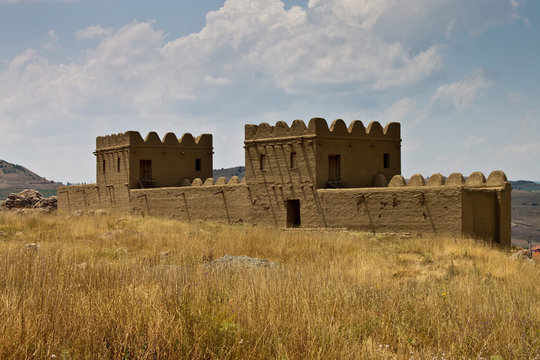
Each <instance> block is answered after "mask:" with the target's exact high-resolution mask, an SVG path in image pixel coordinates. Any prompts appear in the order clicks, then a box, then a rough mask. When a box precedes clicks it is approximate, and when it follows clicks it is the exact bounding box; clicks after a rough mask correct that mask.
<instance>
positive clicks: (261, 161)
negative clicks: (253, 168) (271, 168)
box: [259, 154, 266, 170]
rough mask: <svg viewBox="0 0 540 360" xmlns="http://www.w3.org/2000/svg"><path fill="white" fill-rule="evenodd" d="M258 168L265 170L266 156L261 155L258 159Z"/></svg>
mask: <svg viewBox="0 0 540 360" xmlns="http://www.w3.org/2000/svg"><path fill="white" fill-rule="evenodd" d="M259 168H260V169H261V170H266V155H264V154H261V155H260V157H259Z"/></svg>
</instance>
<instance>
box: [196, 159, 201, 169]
mask: <svg viewBox="0 0 540 360" xmlns="http://www.w3.org/2000/svg"><path fill="white" fill-rule="evenodd" d="M195 171H201V159H195Z"/></svg>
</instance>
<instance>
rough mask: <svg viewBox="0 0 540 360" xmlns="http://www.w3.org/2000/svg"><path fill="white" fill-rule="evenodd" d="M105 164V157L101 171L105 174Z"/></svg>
mask: <svg viewBox="0 0 540 360" xmlns="http://www.w3.org/2000/svg"><path fill="white" fill-rule="evenodd" d="M106 165H107V163H106V162H105V159H103V173H104V174H105V168H106Z"/></svg>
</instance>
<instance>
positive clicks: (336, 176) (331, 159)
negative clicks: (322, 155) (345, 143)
mask: <svg viewBox="0 0 540 360" xmlns="http://www.w3.org/2000/svg"><path fill="white" fill-rule="evenodd" d="M336 180H341V165H340V156H339V155H328V181H336Z"/></svg>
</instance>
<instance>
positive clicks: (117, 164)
mask: <svg viewBox="0 0 540 360" xmlns="http://www.w3.org/2000/svg"><path fill="white" fill-rule="evenodd" d="M116 171H118V172H120V158H118V162H117V163H116Z"/></svg>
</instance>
